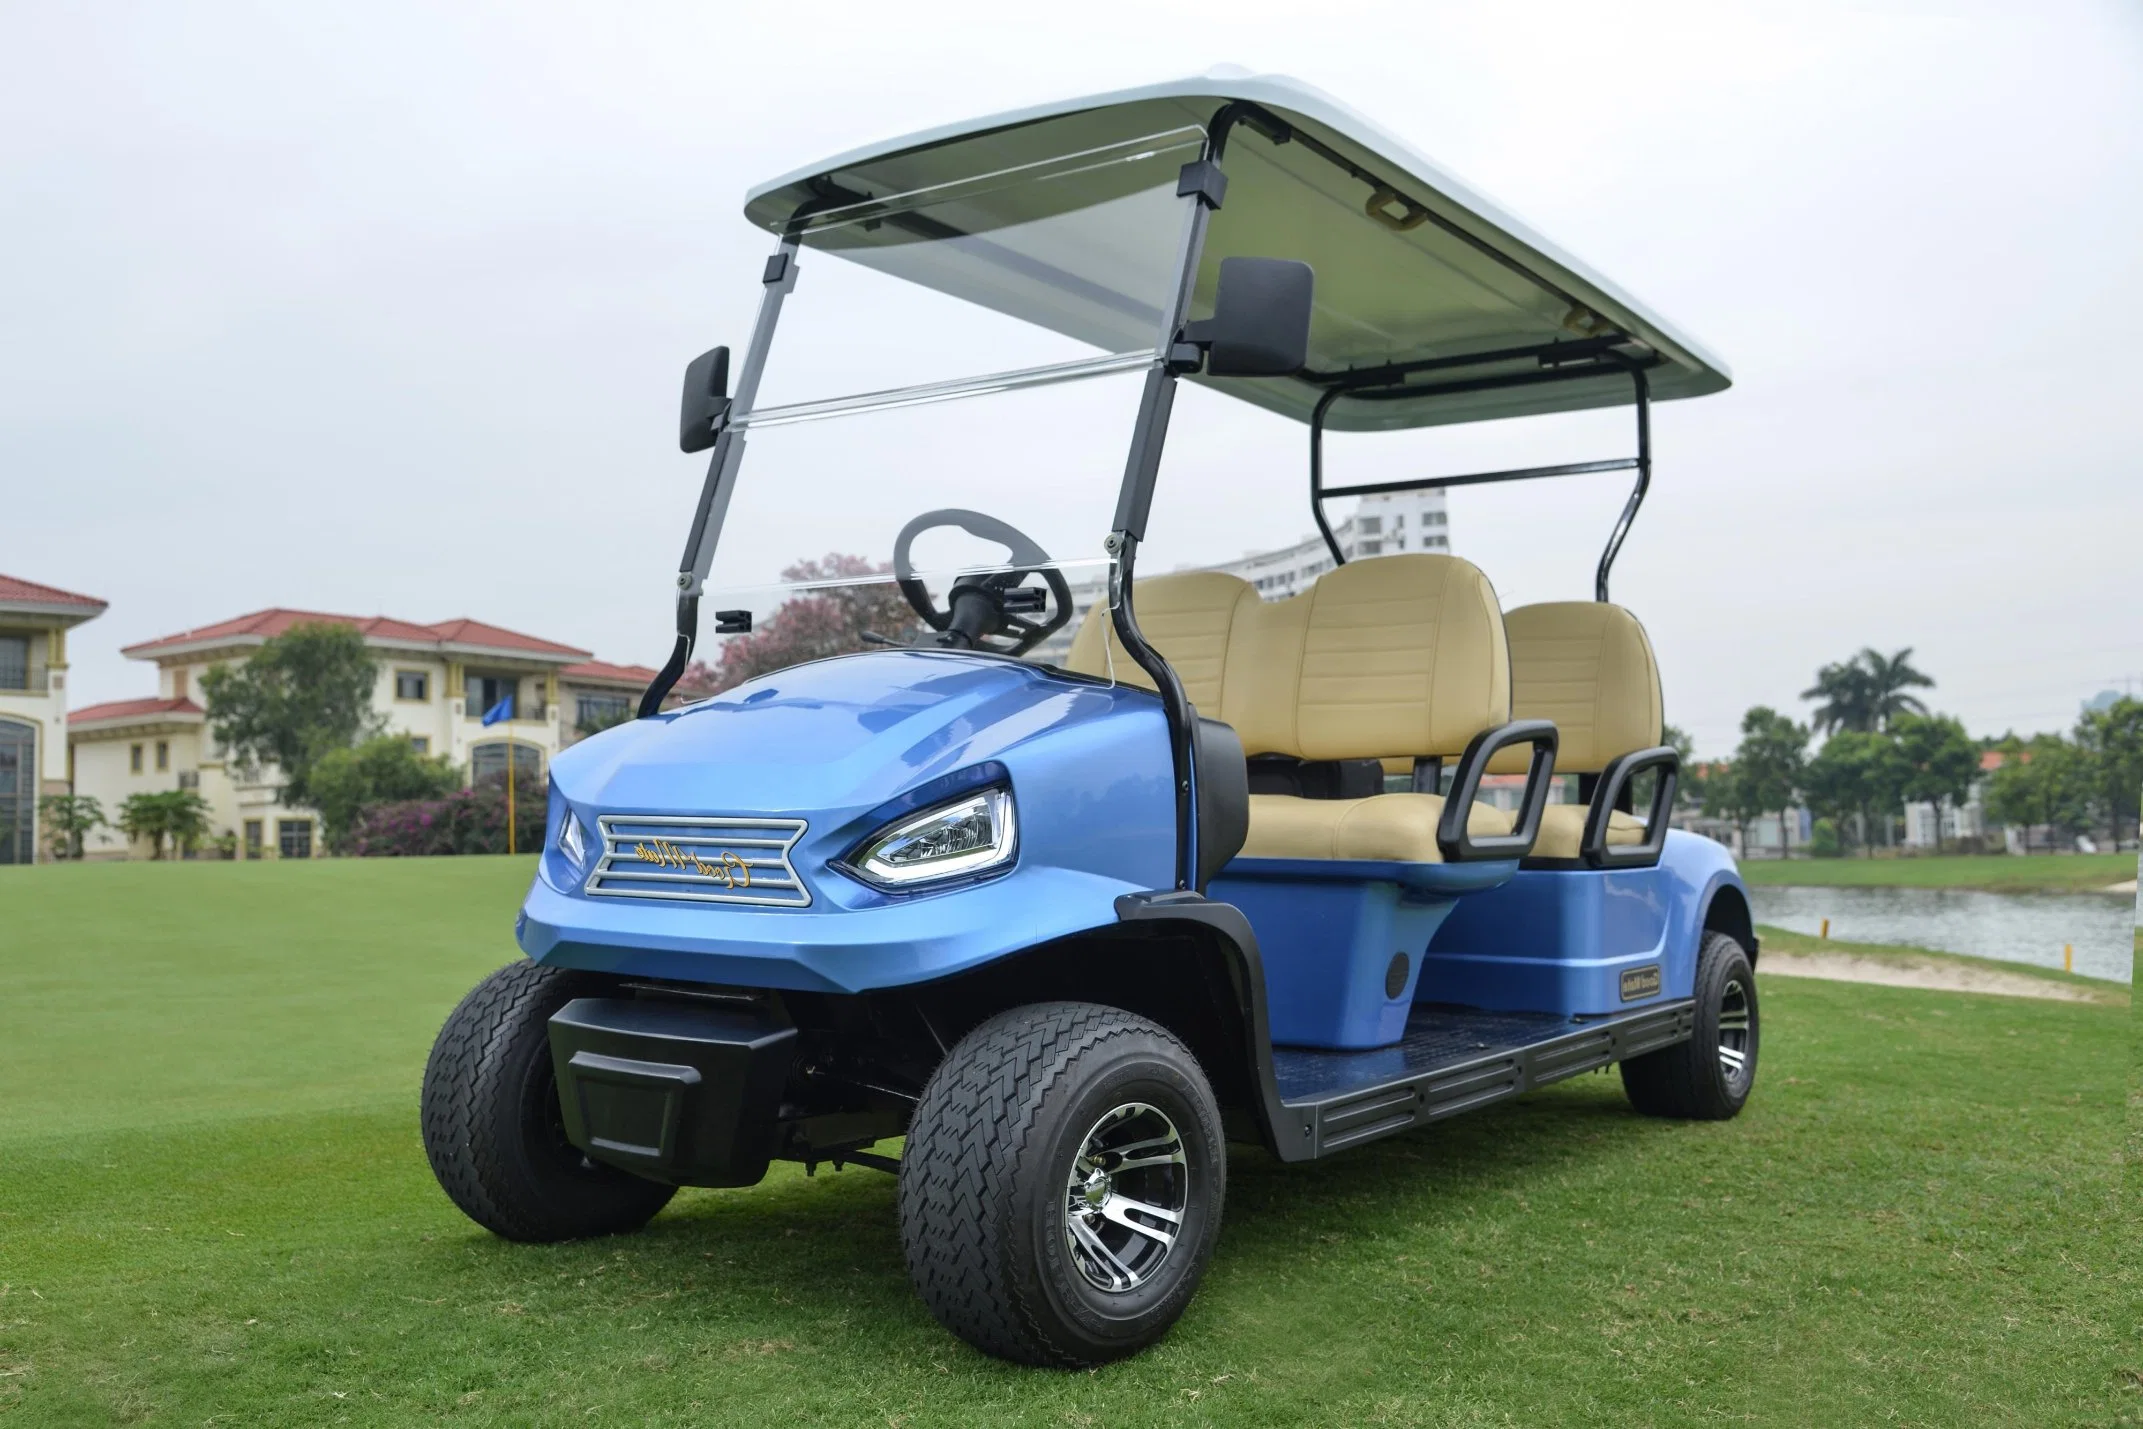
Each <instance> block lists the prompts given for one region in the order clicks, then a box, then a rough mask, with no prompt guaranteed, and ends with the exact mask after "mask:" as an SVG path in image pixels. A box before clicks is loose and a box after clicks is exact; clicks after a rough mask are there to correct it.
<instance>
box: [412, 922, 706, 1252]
mask: <svg viewBox="0 0 2143 1429" xmlns="http://www.w3.org/2000/svg"><path fill="white" fill-rule="evenodd" d="M606 988H607V984H606V983H605V982H604V980H603V979H602V978H600V977H598V976H596V975H595V974H593V973H585V972H577V971H574V970H573V969H570V968H549V967H544V966H543V965H542V964H540V963H514V964H512V965H511V966H508V967H503V968H500V969H499V970H498V971H497V972H495V973H493V974H492V975H491V976H489V977H487V978H485V979H484V980H483V981H482V982H480V983H478V984H477V985H476V988H475V990H474V991H472V992H471V993H470V994H469V995H468V996H467V997H465V998H463V999H462V1000H461V1005H460V1006H459V1007H457V1008H455V1009H454V1011H453V1013H452V1014H451V1015H449V1016H448V1018H447V1020H446V1026H444V1027H442V1028H440V1029H439V1040H438V1041H436V1042H434V1043H433V1044H432V1055H431V1059H430V1060H429V1061H427V1062H426V1063H425V1064H424V1100H423V1128H424V1154H425V1156H426V1157H427V1158H429V1159H430V1161H431V1163H432V1174H433V1175H435V1176H437V1177H438V1178H439V1184H440V1186H441V1187H442V1188H444V1189H445V1191H446V1193H447V1195H448V1197H449V1198H451V1199H452V1200H453V1202H454V1204H455V1205H457V1206H459V1207H461V1209H462V1211H463V1212H464V1213H465V1214H467V1216H468V1217H469V1219H470V1220H472V1221H475V1222H476V1223H477V1224H478V1225H480V1226H482V1227H484V1229H486V1230H488V1231H492V1232H494V1233H496V1234H498V1235H502V1236H504V1237H506V1239H508V1240H522V1241H558V1240H578V1239H580V1238H581V1237H583V1236H596V1235H612V1234H615V1233H616V1232H619V1231H633V1230H638V1229H639V1228H640V1227H642V1226H644V1225H646V1224H647V1223H648V1221H649V1220H650V1219H651V1218H652V1217H653V1216H654V1214H655V1212H657V1211H659V1210H661V1209H662V1208H663V1207H664V1206H666V1205H668V1204H669V1201H670V1197H672V1196H674V1195H676V1194H677V1188H676V1187H674V1186H665V1185H663V1184H661V1183H660V1182H656V1181H647V1180H642V1179H641V1178H640V1177H638V1176H634V1175H631V1174H629V1173H627V1172H624V1171H620V1170H618V1169H616V1168H615V1167H611V1166H604V1165H600V1164H598V1163H596V1162H593V1161H590V1160H589V1159H588V1158H587V1157H585V1156H583V1155H582V1154H581V1153H580V1148H578V1147H576V1146H574V1145H573V1144H572V1143H571V1142H570V1141H567V1140H566V1133H565V1118H564V1117H563V1116H562V1115H561V1114H560V1111H559V1107H558V1078H557V1074H556V1073H555V1072H554V1071H553V1070H552V1067H551V1039H550V1021H551V1014H552V1013H554V1012H556V1011H557V1010H558V1009H559V1008H561V1007H563V1006H565V1005H566V1004H567V1003H568V1002H571V1001H572V1000H573V999H574V998H576V997H588V996H591V995H595V994H599V993H601V992H603V991H605V990H606Z"/></svg>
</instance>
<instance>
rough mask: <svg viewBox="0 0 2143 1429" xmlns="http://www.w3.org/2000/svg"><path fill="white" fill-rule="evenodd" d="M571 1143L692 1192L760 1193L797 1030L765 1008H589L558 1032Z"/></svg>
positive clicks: (589, 1001)
mask: <svg viewBox="0 0 2143 1429" xmlns="http://www.w3.org/2000/svg"><path fill="white" fill-rule="evenodd" d="M550 1037H551V1064H552V1066H553V1067H554V1068H555V1069H556V1071H557V1073H558V1099H559V1107H560V1110H561V1111H562V1112H563V1113H564V1115H565V1126H566V1139H567V1140H569V1141H571V1142H572V1143H573V1144H574V1145H575V1146H577V1147H579V1148H580V1149H581V1150H582V1151H583V1152H585V1153H587V1155H588V1156H589V1157H590V1158H592V1159H594V1160H597V1161H601V1162H604V1163H606V1164H608V1165H611V1166H616V1167H619V1168H620V1169H622V1170H626V1171H631V1172H633V1173H634V1174H636V1175H640V1176H646V1177H649V1178H650V1179H652V1180H657V1181H668V1182H672V1183H674V1184H677V1185H686V1186H751V1185H756V1184H757V1183H758V1182H759V1180H760V1179H761V1178H762V1177H764V1176H765V1175H766V1165H767V1162H768V1161H769V1160H770V1159H772V1157H773V1153H774V1144H775V1134H776V1119H777V1117H778V1116H779V1113H780V1110H781V1094H782V1088H783V1087H784V1086H785V1085H786V1084H787V1082H788V1079H789V1070H790V1067H791V1065H792V1064H793V1063H794V1062H795V1060H796V1029H795V1028H794V1027H791V1026H789V1025H788V1024H787V1023H786V1022H783V1021H779V1020H777V1019H775V1018H773V1017H771V1016H769V1015H767V1014H766V1013H764V1012H762V1011H760V1010H758V1009H756V1008H742V1007H739V1008H729V1007H722V1006H714V1005H710V1006H705V1007H700V1006H690V1005H684V1004H679V1003H670V1002H652V1001H635V1000H633V999H631V998H615V997H583V998H577V999H575V1000H574V1001H572V1002H569V1003H567V1004H566V1005H565V1006H564V1007H562V1008H560V1009H559V1010H558V1011H557V1013H555V1014H554V1015H553V1016H552V1018H551V1022H550Z"/></svg>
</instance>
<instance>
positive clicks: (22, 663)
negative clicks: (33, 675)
mask: <svg viewBox="0 0 2143 1429" xmlns="http://www.w3.org/2000/svg"><path fill="white" fill-rule="evenodd" d="M28 688H30V637H29V636H27V635H0V690H27V689H28Z"/></svg>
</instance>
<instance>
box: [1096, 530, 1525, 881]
mask: <svg viewBox="0 0 2143 1429" xmlns="http://www.w3.org/2000/svg"><path fill="white" fill-rule="evenodd" d="M1137 600H1138V616H1139V626H1140V628H1141V629H1142V630H1144V631H1145V632H1146V638H1147V639H1148V640H1149V641H1151V642H1152V643H1153V645H1154V647H1155V648H1156V649H1158V650H1160V651H1161V653H1162V654H1163V655H1164V656H1166V657H1167V659H1168V661H1169V663H1170V664H1171V665H1173V666H1174V667H1175V668H1176V671H1177V673H1178V675H1179V677H1180V678H1182V680H1183V682H1184V687H1185V692H1186V693H1187V694H1188V695H1189V696H1190V699H1191V703H1192V704H1194V705H1196V706H1198V707H1199V709H1200V711H1201V712H1202V713H1204V714H1207V715H1210V716H1214V717H1217V718H1219V719H1221V720H1224V721H1225V722H1226V723H1228V724H1229V725H1232V726H1233V727H1234V729H1235V732H1236V734H1237V735H1238V737H1240V738H1241V740H1242V743H1243V752H1244V753H1245V754H1247V755H1257V754H1281V755H1287V756H1291V757H1293V758H1296V759H1304V760H1333V759H1383V758H1398V759H1405V760H1409V761H1410V760H1412V759H1414V758H1417V757H1418V758H1440V759H1453V758H1456V757H1457V756H1458V755H1459V754H1460V753H1462V752H1463V751H1464V750H1465V747H1466V745H1467V743H1468V742H1469V741H1470V740H1471V739H1472V738H1473V737H1474V735H1476V734H1478V733H1480V732H1481V731H1482V730H1484V729H1491V728H1493V727H1495V726H1497V725H1500V724H1502V723H1504V722H1505V721H1507V720H1508V719H1509V718H1510V702H1511V694H1510V690H1511V686H1510V655H1509V649H1508V647H1507V645H1506V643H1505V638H1504V627H1503V618H1502V611H1501V609H1500V608H1499V606H1498V605H1497V602H1496V593H1495V588H1494V587H1493V586H1491V585H1490V584H1489V583H1488V578H1487V577H1486V576H1484V575H1483V574H1482V573H1481V572H1480V570H1479V569H1478V568H1477V567H1475V566H1474V565H1473V564H1472V563H1470V562H1468V561H1463V560H1460V559H1459V558H1457V557H1455V556H1439V555H1431V554H1426V553H1423V554H1418V555H1417V554H1409V555H1397V556H1384V557H1379V558H1377V559H1374V560H1366V561H1357V562H1355V563H1353V564H1351V565H1346V566H1341V567H1340V568H1338V569H1337V570H1334V571H1330V572H1328V573H1326V574H1325V575H1324V576H1323V577H1322V578H1320V579H1319V580H1318V581H1317V583H1316V584H1315V585H1313V586H1311V587H1310V589H1309V590H1307V591H1305V592H1303V593H1302V594H1300V595H1296V596H1291V597H1289V598H1288V599H1286V600H1279V601H1271V602H1267V601H1264V600H1261V599H1260V598H1259V597H1258V594H1257V592H1256V590H1255V589H1253V588H1252V587H1251V586H1250V585H1249V584H1248V583H1247V582H1244V581H1242V580H1239V579H1237V578H1236V577H1234V576H1227V575H1222V574H1219V573H1217V572H1187V573H1183V574H1178V575H1169V576H1161V577H1158V578H1156V579H1154V580H1151V581H1141V582H1139V584H1138V595H1137ZM1216 649H1218V650H1219V651H1220V652H1221V653H1220V658H1219V660H1218V662H1217V669H1216V662H1215V660H1214V651H1215V650H1216ZM1111 658H1113V662H1114V667H1115V675H1116V678H1117V679H1118V680H1119V681H1123V682H1125V683H1136V684H1140V685H1146V686H1148V687H1150V686H1151V683H1152V682H1151V681H1150V680H1148V679H1146V678H1145V673H1144V671H1141V670H1138V668H1137V667H1136V665H1134V664H1133V663H1132V662H1131V660H1130V658H1129V656H1128V655H1127V654H1126V653H1125V652H1124V650H1123V648H1122V646H1121V645H1120V644H1117V643H1116V637H1115V632H1114V629H1113V628H1112V627H1111V625H1110V622H1109V613H1108V611H1107V610H1106V609H1104V608H1101V607H1096V608H1095V609H1094V610H1092V611H1090V612H1088V615H1087V619H1086V623H1085V624H1084V625H1082V626H1081V627H1080V630H1079V633H1078V635H1077V637H1076V638H1075V639H1074V640H1073V642H1072V649H1071V654H1070V656H1069V657H1068V658H1067V660H1066V662H1065V663H1066V665H1067V667H1068V668H1070V669H1073V670H1076V671H1078V672H1080V673H1082V674H1089V675H1104V674H1106V673H1107V662H1108V661H1109V660H1110V659H1111ZM1442 812H1443V800H1442V798H1441V797H1439V796H1437V795H1434V794H1380V795H1374V796H1371V797H1369V798H1366V799H1351V800H1330V799H1298V798H1292V797H1289V796H1286V795H1276V794H1260V795H1253V796H1252V798H1251V800H1250V832H1249V836H1248V838H1247V840H1246V841H1245V843H1244V845H1243V848H1242V856H1244V857H1248V858H1349V859H1379V860H1394V861H1402V862H1410V863H1437V862H1441V861H1442V858H1443V855H1442V853H1441V851H1440V850H1439V849H1438V848H1437V845H1436V823H1437V820H1438V818H1439V817H1441V815H1442ZM1469 827H1471V828H1472V829H1473V831H1474V832H1476V833H1481V834H1489V833H1508V832H1509V831H1510V828H1511V818H1510V815H1508V814H1506V813H1503V812H1501V811H1499V810H1497V809H1494V808H1491V807H1488V806H1486V805H1477V806H1476V807H1475V809H1474V811H1473V813H1472V814H1471V816H1470V823H1469Z"/></svg>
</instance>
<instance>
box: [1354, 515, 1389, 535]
mask: <svg viewBox="0 0 2143 1429" xmlns="http://www.w3.org/2000/svg"><path fill="white" fill-rule="evenodd" d="M1357 524H1358V525H1360V526H1361V528H1362V534H1363V535H1364V536H1375V535H1379V534H1381V533H1382V532H1383V530H1384V518H1383V517H1381V516H1364V517H1363V518H1362V519H1361V520H1360V522H1358V523H1357Z"/></svg>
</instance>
